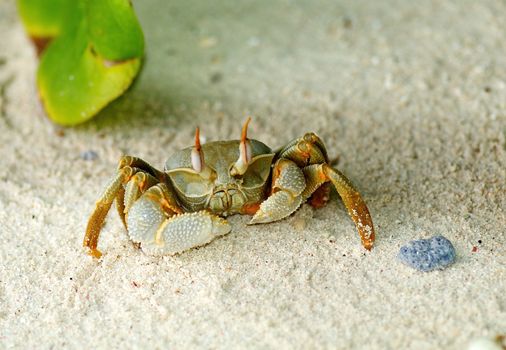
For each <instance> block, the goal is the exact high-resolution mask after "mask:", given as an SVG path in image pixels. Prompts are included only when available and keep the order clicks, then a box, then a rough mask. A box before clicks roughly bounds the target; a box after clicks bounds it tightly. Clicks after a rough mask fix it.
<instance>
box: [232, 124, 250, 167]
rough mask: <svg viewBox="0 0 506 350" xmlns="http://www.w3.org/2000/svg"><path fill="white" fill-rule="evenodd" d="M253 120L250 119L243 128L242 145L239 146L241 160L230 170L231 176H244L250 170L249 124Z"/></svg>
mask: <svg viewBox="0 0 506 350" xmlns="http://www.w3.org/2000/svg"><path fill="white" fill-rule="evenodd" d="M250 120H251V117H248V119H247V120H246V122H245V123H244V126H243V127H242V133H241V143H240V144H239V158H238V159H237V161H236V162H235V163H234V165H233V166H232V169H230V174H231V175H232V176H235V175H243V174H244V173H245V172H246V170H247V169H248V165H249V164H250V162H251V158H252V155H251V144H250V141H249V140H248V124H249V122H250Z"/></svg>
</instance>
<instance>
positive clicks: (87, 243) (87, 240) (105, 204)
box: [83, 166, 138, 258]
mask: <svg viewBox="0 0 506 350" xmlns="http://www.w3.org/2000/svg"><path fill="white" fill-rule="evenodd" d="M137 170H138V169H135V168H132V167H130V166H125V167H123V168H121V169H120V170H118V173H117V174H116V176H115V177H113V178H112V179H111V181H110V182H109V184H108V185H107V187H106V189H105V191H104V193H103V194H102V196H101V197H100V199H99V200H98V201H97V203H96V206H95V210H94V211H93V214H91V217H90V219H89V220H88V226H87V227H86V234H85V236H84V240H83V246H84V247H86V248H88V250H89V254H90V255H92V256H93V257H95V258H100V256H101V255H102V253H100V251H99V250H98V249H97V245H98V237H99V236H100V230H101V228H102V225H103V224H104V220H105V217H106V216H107V213H108V212H109V209H110V208H111V205H112V202H113V201H114V199H115V198H116V195H117V194H118V192H120V191H121V190H122V189H123V184H124V183H125V182H127V181H128V180H129V179H130V178H131V177H132V175H133V174H135V172H136V171H137Z"/></svg>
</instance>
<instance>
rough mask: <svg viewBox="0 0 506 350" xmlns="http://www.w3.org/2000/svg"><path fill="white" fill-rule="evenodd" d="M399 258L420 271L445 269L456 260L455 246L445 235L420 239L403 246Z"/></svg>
mask: <svg viewBox="0 0 506 350" xmlns="http://www.w3.org/2000/svg"><path fill="white" fill-rule="evenodd" d="M398 258H399V260H401V261H402V262H403V263H404V264H406V265H408V266H411V267H412V268H414V269H417V270H419V271H424V272H428V271H432V270H436V269H443V268H445V267H447V266H448V265H450V264H452V263H453V262H454V261H455V248H453V245H452V243H451V242H450V241H449V240H448V239H446V238H445V237H443V236H441V235H440V236H435V237H432V238H429V239H419V240H416V241H411V242H409V244H408V245H405V246H403V247H402V248H401V250H400V251H399V255H398Z"/></svg>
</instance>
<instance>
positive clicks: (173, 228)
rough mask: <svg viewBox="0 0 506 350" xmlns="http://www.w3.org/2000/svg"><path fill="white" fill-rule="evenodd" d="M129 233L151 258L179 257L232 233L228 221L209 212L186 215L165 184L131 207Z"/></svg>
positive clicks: (145, 195)
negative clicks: (183, 253) (158, 256)
mask: <svg viewBox="0 0 506 350" xmlns="http://www.w3.org/2000/svg"><path fill="white" fill-rule="evenodd" d="M127 224H128V232H129V235H130V238H131V239H132V241H134V242H139V243H140V244H141V248H142V250H143V251H144V252H145V253H147V254H151V255H164V254H170V255H173V254H177V253H180V252H183V251H185V250H188V249H190V248H193V247H198V246H201V245H204V244H207V243H209V242H211V241H212V240H213V239H214V238H216V237H218V236H222V235H225V234H227V233H229V232H230V225H229V224H228V223H227V221H226V220H224V219H222V218H220V217H218V216H216V215H213V214H211V213H209V212H207V211H204V210H202V211H198V212H195V213H184V214H183V213H182V210H181V209H180V208H179V207H178V206H177V204H176V203H175V199H174V198H173V196H172V195H171V194H170V192H169V191H168V188H167V187H166V185H165V184H158V185H156V186H154V187H151V188H150V189H148V190H147V191H146V192H145V193H144V194H143V195H142V196H141V197H140V198H139V199H138V200H137V201H136V202H135V203H134V204H133V206H132V207H131V209H130V211H129V215H128V217H127Z"/></svg>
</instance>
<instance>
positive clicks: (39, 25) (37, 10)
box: [18, 0, 75, 38]
mask: <svg viewBox="0 0 506 350" xmlns="http://www.w3.org/2000/svg"><path fill="white" fill-rule="evenodd" d="M74 3H75V2H72V1H68V0H49V1H48V0H21V1H18V9H19V14H20V16H21V20H22V21H23V24H24V25H25V28H26V31H27V32H28V35H30V36H31V37H33V38H54V37H56V36H58V35H60V34H61V32H62V27H63V22H64V21H65V14H66V13H67V11H68V8H69V7H74V6H75V5H74Z"/></svg>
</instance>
